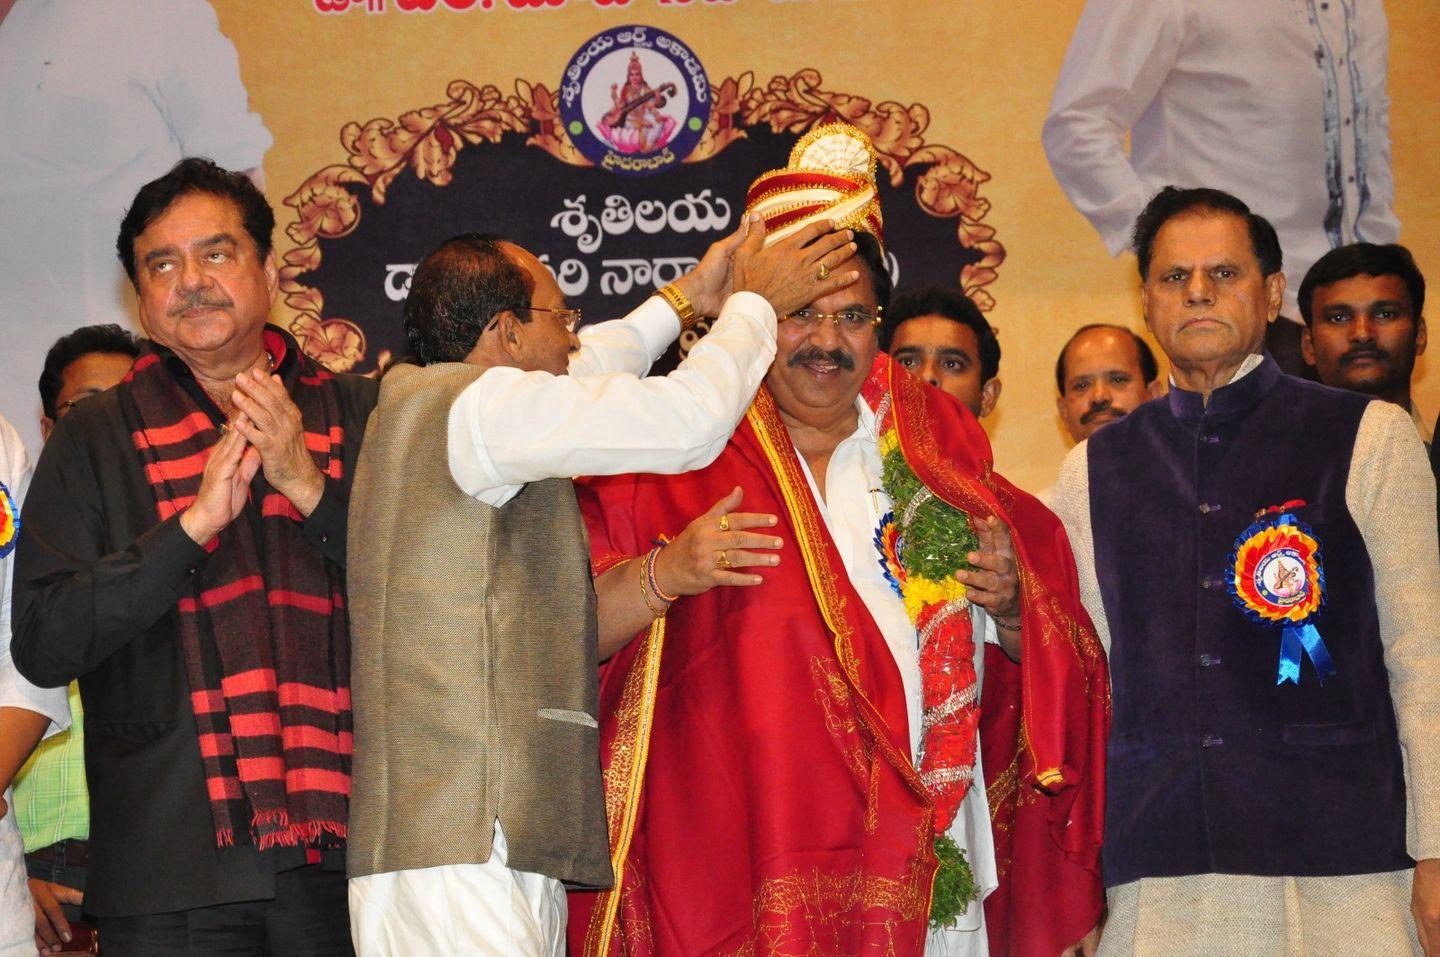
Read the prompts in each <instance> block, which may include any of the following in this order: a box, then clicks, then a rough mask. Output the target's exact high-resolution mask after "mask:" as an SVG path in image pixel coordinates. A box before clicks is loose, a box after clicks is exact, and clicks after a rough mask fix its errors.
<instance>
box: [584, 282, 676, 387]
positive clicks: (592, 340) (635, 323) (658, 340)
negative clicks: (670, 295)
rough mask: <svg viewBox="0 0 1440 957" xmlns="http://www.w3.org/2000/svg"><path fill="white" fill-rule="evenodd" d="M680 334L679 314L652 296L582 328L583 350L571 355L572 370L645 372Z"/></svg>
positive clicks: (588, 374) (586, 373) (599, 373)
mask: <svg viewBox="0 0 1440 957" xmlns="http://www.w3.org/2000/svg"><path fill="white" fill-rule="evenodd" d="M679 334H680V317H679V316H677V315H675V310H673V309H671V308H670V307H669V305H667V304H666V303H665V300H663V299H661V298H660V297H659V296H651V297H650V298H649V299H646V300H645V301H644V302H643V303H641V304H640V306H639V308H637V309H635V310H634V311H633V312H631V313H630V314H629V315H628V316H625V317H624V318H623V319H611V320H610V321H608V322H597V323H595V324H594V325H591V326H586V327H585V328H583V329H581V330H580V351H579V352H577V353H576V354H575V355H574V356H572V357H571V359H570V374H571V375H575V376H596V375H606V374H608V373H612V372H628V373H630V374H631V375H635V376H643V375H645V374H647V373H648V372H649V371H650V367H651V366H652V365H654V364H655V362H656V360H657V359H659V358H660V357H661V356H662V355H664V354H665V350H666V349H668V348H670V343H672V342H674V341H675V337H676V336H678V335H679Z"/></svg>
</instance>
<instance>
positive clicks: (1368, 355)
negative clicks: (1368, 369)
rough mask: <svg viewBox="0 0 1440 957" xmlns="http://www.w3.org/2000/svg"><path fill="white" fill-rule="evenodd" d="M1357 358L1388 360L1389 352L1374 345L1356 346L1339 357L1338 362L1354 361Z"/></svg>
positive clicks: (1342, 363)
mask: <svg viewBox="0 0 1440 957" xmlns="http://www.w3.org/2000/svg"><path fill="white" fill-rule="evenodd" d="M1359 359H1379V360H1380V361H1381V362H1388V361H1389V360H1390V353H1389V352H1387V351H1386V350H1384V349H1377V348H1376V347H1374V346H1357V347H1355V348H1354V349H1351V350H1350V351H1349V352H1347V353H1345V354H1344V355H1343V356H1341V357H1340V364H1341V365H1344V364H1345V363H1347V362H1355V361H1356V360H1359Z"/></svg>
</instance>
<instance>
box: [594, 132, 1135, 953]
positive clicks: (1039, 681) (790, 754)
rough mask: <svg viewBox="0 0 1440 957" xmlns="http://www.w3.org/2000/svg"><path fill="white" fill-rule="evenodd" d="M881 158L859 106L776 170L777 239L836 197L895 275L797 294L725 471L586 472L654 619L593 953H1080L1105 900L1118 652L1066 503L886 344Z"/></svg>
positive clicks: (611, 565)
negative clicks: (1111, 678)
mask: <svg viewBox="0 0 1440 957" xmlns="http://www.w3.org/2000/svg"><path fill="white" fill-rule="evenodd" d="M874 170H875V154H874V150H873V147H872V146H871V144H870V142H869V140H868V139H867V138H865V136H864V135H863V134H862V133H860V132H859V131H857V130H854V129H853V128H850V127H847V126H842V125H831V126H826V127H821V128H819V129H817V130H815V131H813V132H812V133H810V134H808V135H807V136H806V137H804V138H802V140H801V141H800V142H799V143H798V144H797V145H796V147H795V150H794V152H793V153H792V154H791V159H790V165H789V166H788V167H787V169H785V170H780V171H776V172H774V173H770V174H766V175H765V176H762V177H761V178H760V179H759V180H758V181H757V182H756V184H755V185H754V186H753V187H752V188H751V192H750V196H749V202H748V205H749V206H750V207H751V209H752V210H758V211H759V212H760V213H761V214H762V215H763V216H764V218H765V220H766V224H767V230H769V232H768V233H767V235H768V236H773V237H781V238H783V237H784V236H785V235H788V234H789V231H792V230H793V229H795V228H801V227H803V225H804V224H806V223H807V222H809V221H811V220H812V219H813V218H815V217H820V216H823V217H825V218H829V219H832V220H833V221H835V222H836V223H837V225H839V226H846V227H851V228H853V229H855V230H856V240H857V243H858V244H859V247H860V248H859V253H858V256H859V258H862V259H864V260H865V261H866V263H867V265H868V266H869V268H868V270H862V273H861V279H860V281H859V282H857V283H855V284H854V285H853V286H850V287H849V288H848V289H846V290H844V291H842V292H840V293H835V294H831V295H829V296H826V297H824V298H823V299H820V300H817V301H816V302H814V303H812V304H811V305H810V306H809V307H807V308H804V309H800V310H797V311H795V312H794V313H791V314H790V315H788V316H786V317H784V321H782V322H781V323H780V325H779V337H778V338H779V348H778V353H777V357H776V360H775V363H774V365H773V366H772V367H771V370H770V373H769V375H768V376H767V378H766V384H765V386H764V387H762V388H761V390H760V392H759V393H758V395H757V396H756V398H755V401H754V403H753V405H752V406H751V408H750V410H749V412H748V414H747V415H746V418H745V419H744V420H743V421H742V422H741V424H740V427H739V428H738V429H737V431H736V432H735V435H734V436H733V437H732V438H731V440H730V442H729V444H728V446H727V447H726V449H725V451H724V452H723V453H722V454H721V455H720V457H719V458H718V459H717V460H716V461H715V462H714V463H713V464H712V465H710V466H709V467H707V468H705V469H702V470H699V471H696V472H692V473H690V474H688V475H684V476H680V477H667V478H663V479H662V478H659V477H657V476H651V475H641V476H629V477H622V478H615V479H602V480H595V481H593V482H592V483H590V485H589V487H588V488H587V489H586V490H585V491H584V493H583V494H582V507H583V509H584V511H585V515H586V519H587V522H588V524H589V527H590V534H591V546H592V553H593V556H594V560H595V566H596V572H597V574H599V576H600V577H599V578H598V579H597V582H596V588H597V591H601V592H602V593H603V592H605V591H606V590H607V589H608V590H611V591H612V593H619V592H624V593H625V594H629V595H631V601H630V607H631V608H632V609H633V610H634V615H633V617H632V619H631V620H630V621H628V622H626V623H624V624H625V625H626V627H629V628H630V629H631V631H634V630H641V629H643V630H644V631H643V634H642V635H641V636H640V637H639V638H638V639H636V640H634V641H631V642H630V643H629V644H627V645H625V646H624V647H622V648H621V649H620V650H619V651H618V652H616V654H615V655H614V657H613V658H611V659H610V660H609V661H608V662H607V663H606V664H605V665H604V667H603V668H602V674H601V709H602V726H601V755H602V765H603V770H604V782H605V799H606V812H607V817H608V822H609V829H610V841H611V851H612V863H613V866H614V871H615V875H616V886H615V887H614V888H613V889H612V890H610V891H606V892H602V893H598V894H575V895H572V898H571V920H570V943H571V952H572V953H575V954H585V955H605V957H611V955H622V954H623V955H637V957H650V955H657V957H658V955H672V954H684V955H687V957H688V955H701V954H746V955H811V954H824V955H835V954H856V955H862V954H863V955H870V954H875V955H880V954H893V955H920V954H922V953H923V954H926V955H944V957H954V955H985V954H987V953H988V954H992V955H1002V954H1004V955H1009V954H1015V955H1031V954H1035V955H1043V957H1054V955H1055V954H1058V953H1060V952H1062V951H1064V950H1066V949H1067V948H1071V947H1072V946H1073V945H1076V942H1077V941H1079V940H1080V939H1081V938H1082V937H1084V936H1086V935H1087V932H1089V931H1091V929H1092V928H1094V926H1095V925H1096V923H1097V922H1098V919H1099V915H1100V909H1101V892H1100V883H1099V875H1098V866H1097V858H1098V852H1099V840H1100V833H1101V823H1102V822H1101V816H1102V811H1103V804H1102V802H1103V793H1104V791H1103V773H1102V766H1101V762H1102V760H1103V750H1104V739H1105V734H1106V726H1107V721H1108V700H1109V698H1108V681H1107V676H1106V672H1105V666H1104V662H1103V657H1102V655H1101V653H1100V649H1099V646H1098V644H1097V642H1096V639H1095V634H1094V631H1093V629H1092V628H1091V625H1090V622H1089V619H1088V618H1087V617H1086V616H1085V612H1084V610H1083V609H1082V607H1081V605H1080V601H1079V597H1078V592H1077V588H1076V580H1075V568H1074V561H1073V559H1072V557H1071V554H1070V550H1069V546H1068V544H1067V542H1066V539H1065V536H1064V533H1063V531H1062V530H1061V528H1060V525H1059V523H1058V522H1057V521H1056V519H1055V518H1054V516H1052V515H1051V514H1050V513H1049V512H1048V511H1046V510H1045V509H1044V508H1043V507H1041V506H1040V505H1039V504H1038V503H1037V502H1036V501H1035V500H1034V499H1033V498H1031V497H1030V496H1029V495H1027V494H1025V493H1024V492H1022V491H1020V490H1019V489H1016V488H1015V487H1014V486H1012V485H1011V484H1010V483H1009V482H1007V481H1006V480H1004V479H1003V478H1001V477H1000V476H998V475H996V474H994V472H993V471H992V469H991V465H992V463H991V456H990V449H989V444H988V442H987V440H986V438H985V434H984V432H983V431H982V430H981V429H980V427H979V425H978V424H977V423H976V421H975V419H974V418H973V416H971V415H970V414H969V413H968V411H966V410H965V409H964V408H963V407H962V406H961V405H960V404H958V403H957V402H955V401H954V400H953V399H951V398H950V397H949V396H947V395H945V394H944V393H942V392H940V391H939V390H937V389H934V388H932V387H930V386H927V385H925V384H923V383H921V382H920V381H919V380H918V379H915V378H913V377H911V376H910V375H908V374H907V373H905V372H904V370H902V369H900V368H899V367H898V366H896V365H895V364H894V363H892V362H891V361H890V359H889V358H888V357H887V356H885V355H883V354H881V353H879V352H878V347H877V342H876V333H875V326H876V324H878V322H879V316H880V313H881V310H882V308H883V304H884V301H885V300H886V299H887V298H888V295H889V286H890V282H889V278H888V275H887V274H886V272H885V269H884V266H883V253H882V251H881V246H880V210H879V205H878V202H877V201H876V193H875V186H874ZM742 502H743V505H744V508H745V509H746V511H744V512H739V511H735V509H737V508H739V507H740V505H741V503H742ZM767 513H773V515H772V514H767ZM697 514H698V515H700V517H699V518H697V519H694V521H693V522H690V524H689V525H688V526H686V525H685V523H686V522H687V521H688V520H690V519H691V517H693V516H695V515H697ZM757 528H764V529H766V532H767V534H761V533H759V532H756V531H753V530H754V529H757ZM770 533H773V535H775V536H778V537H769V534H770ZM672 537H673V541H672ZM666 543H669V544H666ZM706 549H709V553H708V555H707V554H703V552H704V551H705V550H706ZM697 553H698V554H697ZM782 555H783V560H782V559H781V556H782ZM697 557H698V558H699V560H700V563H701V564H703V563H705V562H708V563H710V565H711V566H718V568H719V569H720V570H721V571H720V572H719V573H717V575H718V577H719V578H720V581H721V583H722V584H729V585H736V586H742V585H748V586H756V585H758V586H759V587H758V588H757V587H731V588H715V589H713V590H707V587H708V584H711V583H713V582H702V581H698V580H693V579H696V578H697V576H695V575H694V574H693V572H692V571H690V569H693V568H694V567H696V564H697ZM760 570H763V573H762V574H756V571H760ZM612 630H614V627H612ZM982 634H985V635H990V634H994V635H997V636H998V638H999V640H1000V642H1002V643H1003V646H1004V650H1003V651H1002V648H1001V645H999V644H987V643H986V642H984V641H980V640H977V639H978V637H979V636H980V635H982ZM608 643H609V645H610V646H613V645H614V644H617V643H618V641H617V640H616V636H614V635H611V636H609V639H608ZM601 644H602V647H605V646H607V637H606V636H604V635H602V638H601ZM1012 657H1013V658H1018V659H1019V661H1018V663H1017V661H1015V660H1012ZM982 672H983V673H984V683H983V703H982V702H981V700H980V699H981V687H982V686H981V675H982ZM977 743H978V744H979V748H978V750H977ZM980 752H983V755H982V754H981V753H980ZM992 826H993V830H992ZM937 871H938V877H937ZM997 883H998V887H997ZM987 894H988V896H987ZM980 901H984V904H983V906H982V905H981V903H980Z"/></svg>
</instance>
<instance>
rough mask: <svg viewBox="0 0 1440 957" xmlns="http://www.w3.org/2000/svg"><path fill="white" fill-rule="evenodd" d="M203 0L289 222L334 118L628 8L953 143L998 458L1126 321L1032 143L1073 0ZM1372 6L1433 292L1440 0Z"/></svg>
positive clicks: (1426, 384)
mask: <svg viewBox="0 0 1440 957" xmlns="http://www.w3.org/2000/svg"><path fill="white" fill-rule="evenodd" d="M1261 2H1266V0H1261ZM1269 2H1274V0H1269ZM213 3H214V6H215V9H216V11H217V13H218V14H219V16H220V24H221V28H222V29H223V30H224V32H225V33H226V34H227V35H228V36H229V37H230V38H231V40H233V41H234V43H235V45H236V47H237V49H238V50H239V54H240V66H241V73H242V76H243V78H244V81H245V84H246V86H247V87H248V89H249V92H250V105H251V109H253V110H255V111H257V112H258V113H260V115H261V116H263V117H264V119H265V123H266V125H267V126H268V127H269V128H270V130H271V132H272V133H273V134H274V135H275V145H274V147H273V148H272V149H271V150H270V152H269V154H268V155H267V157H266V161H265V176H266V183H267V192H268V193H269V196H270V199H271V201H272V202H273V203H274V204H275V205H276V208H277V211H278V218H279V225H280V226H281V227H282V229H283V227H284V226H285V225H286V224H288V223H289V222H291V221H292V220H293V217H294V214H293V211H291V210H289V209H287V208H285V207H283V206H281V202H282V201H283V200H284V198H285V197H286V196H287V195H289V194H290V193H291V192H292V191H293V190H294V189H295V188H296V187H297V186H299V184H300V183H301V182H303V181H304V180H305V178H306V177H308V176H309V175H311V174H312V173H314V172H315V171H317V170H319V169H320V168H321V167H324V166H327V165H330V164H334V163H342V162H344V161H345V159H346V154H345V151H344V150H343V148H342V147H341V146H340V143H339V131H340V128H341V126H343V125H344V124H345V123H346V122H348V121H351V120H354V121H358V122H362V123H363V122H364V121H366V120H368V119H371V118H373V117H377V116H385V117H390V118H395V117H398V116H399V115H400V114H401V113H403V112H405V111H407V110H413V109H417V108H419V107H422V106H427V105H430V104H432V103H439V102H443V101H444V100H445V99H446V97H445V86H446V84H447V83H448V82H449V81H450V80H454V79H463V80H468V81H470V82H472V83H475V84H477V85H483V84H487V83H491V84H495V85H496V86H498V87H500V89H501V91H502V92H507V93H508V92H511V91H512V89H513V84H514V80H515V79H516V78H517V77H519V78H523V79H526V80H530V81H531V82H543V83H546V84H547V85H548V86H550V87H551V88H552V89H553V88H554V87H555V85H556V84H557V82H558V80H559V77H560V74H561V72H562V70H563V69H564V67H565V64H566V62H567V61H568V60H569V58H570V56H571V55H572V54H573V53H574V51H575V49H576V48H577V47H578V46H579V45H580V43H581V42H582V41H583V40H585V39H587V38H588V37H589V36H591V35H592V34H594V33H596V32H598V31H600V30H603V29H606V28H609V27H614V26H618V25H621V24H625V23H648V24H652V25H654V26H657V27H660V28H661V29H664V30H668V31H670V32H671V33H674V34H676V35H677V36H679V37H680V38H681V39H683V40H684V41H685V42H687V43H688V44H690V45H691V47H692V48H693V49H694V50H695V52H696V54H697V55H698V56H699V57H700V58H701V59H702V60H703V62H704V63H705V66H706V68H707V70H708V72H709V74H710V76H711V77H712V79H716V80H717V82H718V78H721V77H725V76H731V75H739V74H742V73H745V72H746V71H750V72H753V73H754V75H755V77H756V80H757V81H758V82H762V83H763V82H765V81H767V80H768V79H769V78H770V77H771V76H774V75H785V76H789V75H790V74H792V73H794V72H795V71H797V70H799V69H802V68H805V67H813V68H815V69H818V70H819V71H820V72H821V73H822V74H823V76H824V79H825V85H826V87H827V88H829V89H834V90H844V91H847V92H853V93H856V94H860V95H864V96H867V97H870V98H872V99H874V100H876V101H881V100H896V101H899V102H901V103H904V104H910V103H917V102H918V103H922V104H924V105H925V106H926V107H928V108H929V110H930V116H931V125H930V128H929V130H928V132H927V134H926V138H927V139H928V140H929V141H931V142H939V143H945V144H947V145H950V146H953V147H954V148H955V149H958V150H960V151H961V152H962V153H964V154H966V155H967V156H968V157H969V158H970V159H971V160H973V161H974V162H975V163H976V164H977V165H978V166H979V167H980V168H981V169H983V170H985V171H987V172H989V173H990V174H991V176H992V179H991V181H990V182H989V183H987V184H986V185H985V187H984V195H986V196H987V197H988V198H989V199H990V201H991V203H992V204H993V208H992V210H991V212H990V214H989V216H988V217H987V219H986V222H987V223H988V224H989V225H992V226H994V227H995V229H996V230H997V231H998V238H999V240H1000V241H1001V242H1002V243H1003V244H1004V246H1005V248H1006V251H1007V257H1006V260H1005V263H1004V264H1003V265H1002V266H1001V267H1000V270H999V278H998V279H997V280H996V281H995V283H994V284H993V285H991V286H989V287H988V288H989V290H990V291H991V293H992V294H993V295H994V296H995V299H996V305H995V308H994V309H993V310H992V311H991V313H990V320H991V322H992V323H993V324H995V325H996V326H997V327H998V328H999V329H1000V343H1001V348H1002V350H1003V353H1004V356H1003V359H1002V361H1001V368H1000V377H1001V379H1002V380H1003V381H1004V383H1005V390H1004V393H1003V395H1002V396H1001V399H1000V402H999V407H998V410H997V412H996V414H994V415H992V416H991V417H990V418H988V419H986V420H985V426H986V429H987V431H988V432H989V433H990V435H991V438H992V440H993V441H994V443H995V449H996V458H997V463H998V468H999V469H1000V470H1001V471H1003V472H1004V473H1006V474H1007V475H1008V476H1009V477H1010V478H1011V479H1012V480H1014V481H1015V482H1017V483H1018V484H1020V485H1022V486H1024V487H1026V488H1030V489H1038V488H1041V487H1043V486H1046V485H1049V484H1050V482H1051V481H1052V480H1053V478H1054V475H1055V472H1056V469H1057V468H1058V466H1059V463H1060V459H1061V458H1062V457H1063V456H1064V454H1065V451H1066V449H1067V447H1068V444H1069V443H1068V438H1067V436H1066V435H1065V432H1064V429H1063V426H1062V425H1061V424H1060V421H1059V419H1058V417H1057V416H1056V414H1055V386H1054V378H1053V376H1054V372H1053V369H1054V363H1055V356H1056V354H1057V352H1058V350H1059V348H1060V346H1061V345H1062V344H1063V343H1064V341H1065V340H1066V339H1067V338H1068V337H1069V335H1070V333H1071V331H1073V330H1074V329H1075V328H1076V327H1077V326H1079V325H1082V324H1084V323H1087V322H1120V323H1127V324H1129V325H1131V326H1133V327H1135V328H1137V329H1138V328H1140V326H1141V320H1140V312H1139V302H1138V299H1137V297H1136V294H1135V287H1136V284H1137V279H1136V276H1135V267H1134V259H1133V257H1130V256H1129V255H1126V256H1124V257H1122V258H1120V259H1118V260H1112V259H1111V258H1110V257H1109V256H1108V255H1107V254H1106V252H1105V250H1104V247H1103V246H1102V245H1101V242H1100V239H1099V237H1098V236H1097V235H1096V233H1095V232H1094V231H1093V230H1092V229H1091V227H1090V225H1089V223H1087V222H1086V221H1085V220H1084V219H1083V218H1082V217H1081V216H1080V214H1079V213H1077V212H1075V210H1074V209H1073V208H1072V207H1071V206H1070V204H1069V202H1068V201H1067V200H1066V198H1065V196H1064V194H1063V193H1062V192H1061V191H1060V187H1059V186H1058V185H1057V184H1056V182H1055V179H1054V177H1053V176H1052V175H1051V172H1050V168H1049V166H1048V164H1047V163H1046V161H1045V155H1044V152H1043V151H1042V149H1041V146H1040V126H1041V123H1042V122H1043V120H1044V118H1045V113H1046V108H1047V106H1048V105H1049V100H1050V94H1051V91H1052V89H1053V87H1054V83H1055V77H1056V74H1057V73H1058V71H1059V67H1060V61H1061V59H1062V57H1063V56H1064V52H1065V47H1066V44H1067V43H1068V42H1069V39H1070V34H1071V31H1072V30H1073V28H1074V25H1075V22H1076V20H1077V19H1078V17H1079V14H1080V10H1081V7H1082V6H1083V3H1082V0H1008V2H993V0H991V2H983V0H733V2H729V3H708V2H705V0H693V2H691V3H689V4H688V5H673V4H670V5H662V4H661V3H660V2H659V0H631V2H630V3H629V4H628V5H626V6H622V7H618V8H617V7H613V6H597V5H595V4H593V3H591V2H583V0H569V2H568V3H565V4H564V6H563V7H561V8H559V9H540V10H515V9H511V8H509V6H508V4H507V2H506V0H496V2H495V4H494V6H493V8H492V9H489V10H484V9H482V8H481V5H480V4H479V3H477V4H476V5H475V7H474V8H472V9H471V10H469V11H466V12H455V11H452V10H449V9H446V8H444V5H443V3H442V4H439V5H438V6H439V8H438V9H436V10H434V11H433V12H430V13H406V12H402V11H400V10H399V9H397V8H396V0H387V2H386V3H385V5H384V6H385V10H384V12H383V13H379V14H371V13H367V12H366V11H365V9H364V5H363V4H362V5H360V6H358V7H355V8H353V9H351V10H349V11H347V12H345V13H342V14H321V13H318V12H316V10H315V7H314V4H313V2H312V0H283V2H282V0H267V2H264V3H256V2H254V0H213ZM1385 6H1386V12H1387V15H1388V17H1389V21H1390V35H1391V47H1390V95H1391V100H1392V104H1391V117H1390V119H1391V136H1392V139H1393V143H1394V165H1395V181H1396V191H1397V200H1396V209H1397V212H1398V214H1399V217H1400V220H1401V223H1402V235H1401V242H1403V243H1405V244H1406V245H1408V246H1409V247H1410V248H1411V249H1412V251H1413V252H1414V253H1415V255H1416V258H1417V259H1418V261H1419V263H1420V267H1421V269H1423V270H1425V271H1426V273H1427V274H1428V275H1429V276H1430V278H1431V280H1432V284H1434V285H1435V286H1436V287H1437V291H1436V292H1435V293H1434V294H1433V295H1434V296H1435V297H1440V245H1437V240H1436V236H1437V235H1440V185H1437V181H1436V180H1437V174H1440V167H1437V161H1436V157H1437V156H1440V123H1437V122H1436V114H1437V108H1440V73H1437V71H1436V69H1435V64H1434V56H1433V49H1432V48H1433V43H1434V38H1435V37H1436V36H1440V4H1437V3H1435V2H1434V0H1389V2H1387V3H1386V5H1385ZM717 162H724V158H723V156H722V157H721V158H719V159H718V160H717ZM516 187H517V189H522V190H523V189H524V183H523V182H520V183H517V184H516ZM731 199H732V200H736V199H738V197H731ZM475 225H476V228H484V225H485V224H483V223H477V224H475ZM277 244H278V250H279V251H280V252H282V253H283V252H284V250H286V249H288V248H289V246H290V245H291V244H290V241H289V239H288V238H286V237H285V236H284V235H283V234H281V233H280V231H277ZM1432 311H1433V310H1432ZM398 314H399V313H398V309H397V321H398ZM1429 365H1430V366H1434V365H1436V363H1434V362H1431V363H1429ZM1417 379H1418V389H1417V391H1416V399H1417V401H1418V403H1419V404H1420V407H1421V409H1422V411H1423V413H1424V414H1425V415H1426V416H1427V418H1433V417H1434V416H1435V414H1436V409H1437V407H1440V373H1437V372H1431V371H1429V368H1428V367H1427V363H1426V360H1424V359H1422V360H1421V362H1420V365H1419V367H1418V369H1417Z"/></svg>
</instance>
